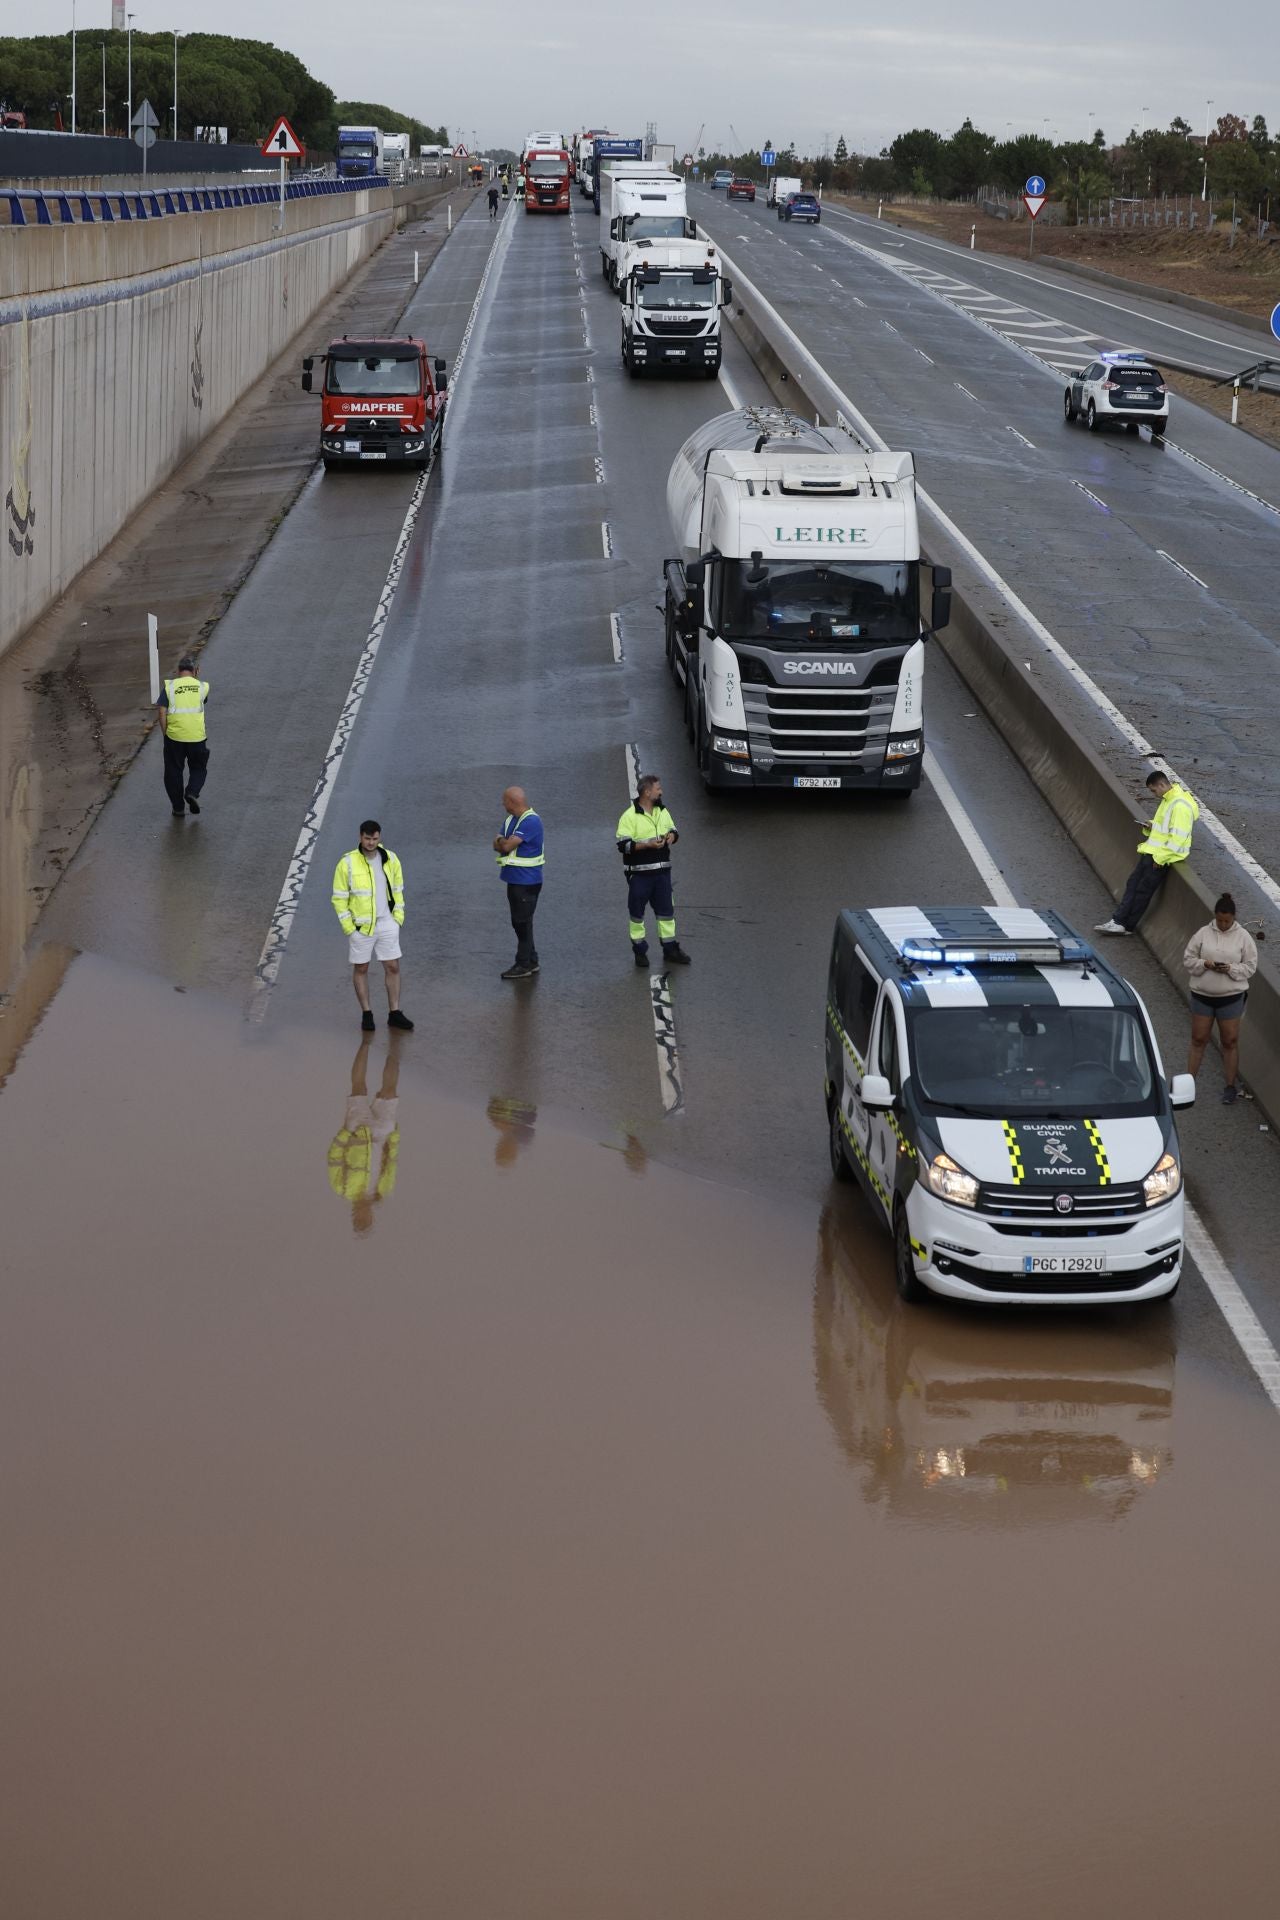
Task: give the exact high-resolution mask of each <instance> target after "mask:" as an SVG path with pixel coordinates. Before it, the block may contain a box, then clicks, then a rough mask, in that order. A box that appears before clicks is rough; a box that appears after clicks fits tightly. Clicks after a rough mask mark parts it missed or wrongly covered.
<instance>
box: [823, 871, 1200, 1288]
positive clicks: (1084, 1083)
mask: <svg viewBox="0 0 1280 1920" xmlns="http://www.w3.org/2000/svg"><path fill="white" fill-rule="evenodd" d="M825 1084H826V1100H827V1121H828V1131H829V1137H830V1146H831V1167H832V1172H833V1173H834V1174H835V1176H836V1178H837V1179H843V1180H848V1179H853V1178H856V1179H857V1180H859V1181H860V1182H861V1184H862V1186H863V1187H864V1188H865V1190H866V1191H867V1193H868V1194H869V1195H870V1197H871V1199H872V1202H873V1204H874V1205H875V1206H876V1207H877V1208H878V1209H879V1210H880V1211H881V1212H882V1213H883V1214H884V1217H885V1220H886V1223H887V1224H888V1226H889V1227H890V1230H891V1231H892V1233H893V1240H894V1267H895V1272H896V1276H897V1282H898V1291H899V1292H900V1293H901V1295H902V1296H903V1298H904V1299H907V1300H911V1299H918V1298H919V1297H920V1296H921V1294H922V1293H923V1292H924V1290H925V1289H930V1290H932V1291H933V1292H935V1293H945V1294H951V1295H954V1296H955V1297H956V1298H958V1299H964V1300H978V1301H988V1302H991V1301H1002V1302H1014V1303H1018V1302H1021V1303H1024V1304H1030V1303H1037V1304H1040V1303H1048V1304H1057V1305H1071V1306H1077V1305H1089V1304H1097V1303H1102V1302H1113V1301H1127V1300H1151V1299H1155V1298H1158V1297H1159V1296H1161V1295H1166V1294H1170V1293H1172V1292H1173V1290H1174V1288H1175V1287H1176V1286H1177V1284H1178V1276H1179V1273H1180V1271H1181V1266H1182V1215H1183V1203H1182V1167H1181V1156H1180V1153H1179V1148H1178V1139H1177V1132H1176V1129H1175V1127H1174V1122H1173V1112H1172V1109H1173V1107H1174V1106H1189V1105H1190V1104H1191V1102H1192V1101H1193V1100H1194V1098H1195V1082H1194V1081H1193V1080H1191V1078H1190V1076H1189V1075H1187V1074H1178V1075H1176V1076H1175V1077H1174V1080H1173V1084H1172V1097H1171V1095H1170V1090H1169V1089H1167V1088H1166V1086H1165V1083H1164V1069H1163V1067H1162V1065H1161V1062H1160V1052H1159V1048H1158V1046H1157V1044H1156V1037H1155V1033H1154V1032H1153V1030H1152V1026H1151V1021H1150V1019H1149V1018H1148V1015H1147V1010H1146V1008H1145V1007H1144V1006H1143V1004H1142V1001H1141V999H1140V998H1139V996H1138V994H1137V993H1136V992H1135V991H1134V989H1133V988H1132V987H1131V986H1130V985H1129V984H1128V982H1127V981H1126V980H1123V979H1122V978H1121V977H1120V975H1119V974H1117V973H1114V972H1113V971H1112V970H1111V968H1110V967H1108V966H1107V965H1106V964H1105V962H1103V961H1102V960H1100V959H1099V958H1098V957H1097V955H1096V954H1094V953H1093V951H1092V949H1091V948H1090V947H1089V946H1087V945H1086V943H1085V942H1084V941H1083V940H1081V939H1080V938H1079V936H1078V935H1077V934H1075V933H1073V931H1072V930H1071V928H1070V927H1069V926H1068V925H1067V924H1066V922H1065V921H1064V920H1062V919H1061V918H1060V917H1059V916H1058V915H1057V914H1055V913H1051V912H1046V913H1044V914H1041V913H1036V912H1033V911H1032V910H1031V909H1029V908H1025V907H1014V908H1001V907H923V908H922V907H873V908H866V909H862V910H857V911H850V910H846V911H845V912H844V913H842V914H841V915H840V918H839V920H838V921H837V922H836V930H835V937H834V941H833V943H832V953H831V968H830V973H829V977H828V987H827V1033H826V1082H825Z"/></svg>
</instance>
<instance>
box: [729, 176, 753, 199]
mask: <svg viewBox="0 0 1280 1920" xmlns="http://www.w3.org/2000/svg"><path fill="white" fill-rule="evenodd" d="M727 197H728V198H729V199H730V200H754V199H755V197H756V183H755V181H754V180H740V179H739V178H738V177H737V175H736V174H735V175H734V177H733V179H732V180H731V181H730V182H729V192H728V196H727Z"/></svg>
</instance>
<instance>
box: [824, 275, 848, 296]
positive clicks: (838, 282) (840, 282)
mask: <svg viewBox="0 0 1280 1920" xmlns="http://www.w3.org/2000/svg"><path fill="white" fill-rule="evenodd" d="M828 278H829V279H830V281H831V284H832V286H833V287H839V289H840V291H841V293H843V292H844V281H843V280H837V279H836V277H835V275H834V273H833V274H830V275H828Z"/></svg>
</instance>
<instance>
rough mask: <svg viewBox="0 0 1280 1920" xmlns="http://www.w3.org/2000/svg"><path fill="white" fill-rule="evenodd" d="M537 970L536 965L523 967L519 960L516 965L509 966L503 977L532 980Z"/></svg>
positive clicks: (506, 978) (505, 978)
mask: <svg viewBox="0 0 1280 1920" xmlns="http://www.w3.org/2000/svg"><path fill="white" fill-rule="evenodd" d="M537 971H538V969H537V968H536V967H522V966H521V965H520V964H519V962H518V961H517V963H516V965H515V966H514V967H508V968H507V970H506V972H505V973H504V974H503V976H502V977H503V979H504V980H532V978H533V976H534V974H535V973H536V972H537Z"/></svg>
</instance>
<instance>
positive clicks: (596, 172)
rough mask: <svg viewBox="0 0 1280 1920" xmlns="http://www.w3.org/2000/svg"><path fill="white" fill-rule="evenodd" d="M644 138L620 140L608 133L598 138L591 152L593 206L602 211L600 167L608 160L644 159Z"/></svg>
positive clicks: (596, 210) (595, 210) (597, 211)
mask: <svg viewBox="0 0 1280 1920" xmlns="http://www.w3.org/2000/svg"><path fill="white" fill-rule="evenodd" d="M643 159H644V141H643V140H619V139H616V138H615V136H614V135H613V134H607V135H604V136H602V137H601V138H600V139H598V140H596V141H595V143H594V145H593V148H592V153H591V206H592V210H593V212H595V213H597V214H598V213H599V211H600V169H601V167H602V166H603V165H604V164H605V162H606V161H607V160H643Z"/></svg>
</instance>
